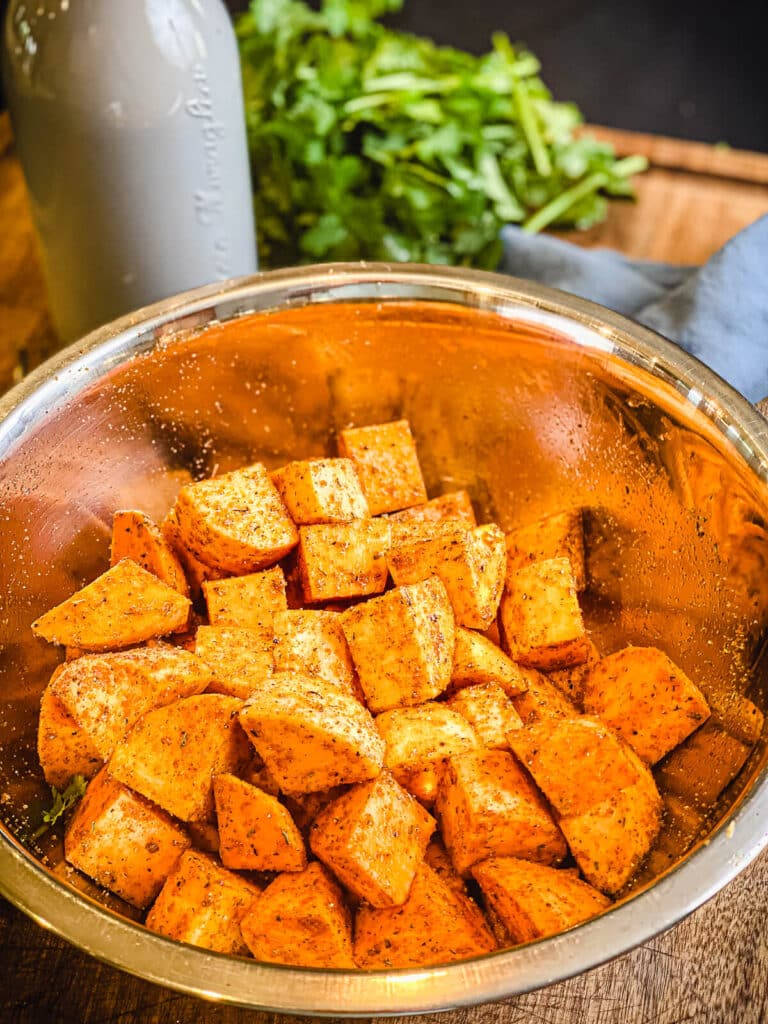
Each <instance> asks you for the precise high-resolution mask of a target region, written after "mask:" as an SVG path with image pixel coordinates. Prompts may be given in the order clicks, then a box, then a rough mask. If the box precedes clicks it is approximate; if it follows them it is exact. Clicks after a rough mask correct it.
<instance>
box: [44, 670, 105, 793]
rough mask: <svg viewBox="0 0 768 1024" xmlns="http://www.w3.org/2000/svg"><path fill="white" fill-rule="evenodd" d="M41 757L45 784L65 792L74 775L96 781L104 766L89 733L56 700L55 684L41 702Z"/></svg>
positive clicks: (58, 699)
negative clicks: (97, 774)
mask: <svg viewBox="0 0 768 1024" xmlns="http://www.w3.org/2000/svg"><path fill="white" fill-rule="evenodd" d="M53 681H55V680H52V682H53ZM37 755H38V757H39V758H40V767H41V768H42V769H43V775H44V776H45V781H46V782H47V783H49V785H51V786H56V788H57V789H64V788H65V787H66V786H67V784H68V783H69V780H70V779H71V778H72V776H73V775H82V776H83V778H84V779H92V778H93V776H94V775H95V774H96V772H97V771H98V770H99V768H100V767H101V765H102V763H103V759H102V758H101V757H100V756H99V752H98V750H96V748H95V747H94V745H93V743H92V742H91V740H90V739H89V738H88V735H87V733H86V732H85V731H84V730H83V729H81V728H80V726H79V725H78V724H77V722H76V721H75V720H74V718H73V717H72V716H71V715H70V713H69V712H68V711H67V709H66V707H65V706H64V704H63V703H62V701H61V699H60V698H59V697H57V696H56V694H55V693H54V691H53V689H52V686H51V683H49V684H48V686H46V688H45V690H44V691H43V695H42V697H41V698H40V717H39V718H38V723H37Z"/></svg>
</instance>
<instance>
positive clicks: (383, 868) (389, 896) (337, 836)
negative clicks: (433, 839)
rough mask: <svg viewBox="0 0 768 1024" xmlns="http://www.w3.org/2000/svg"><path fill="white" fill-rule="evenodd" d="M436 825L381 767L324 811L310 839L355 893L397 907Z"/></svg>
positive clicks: (380, 904) (375, 903) (373, 902)
mask: <svg viewBox="0 0 768 1024" xmlns="http://www.w3.org/2000/svg"><path fill="white" fill-rule="evenodd" d="M434 829H435V820H434V818H433V817H432V815H431V814H429V813H428V812H427V811H425V810H424V808H423V807H422V806H421V804H420V803H419V802H418V801H417V800H415V799H414V798H413V797H412V796H411V795H410V794H409V793H406V792H405V790H404V789H401V787H400V786H398V784H397V783H396V782H395V780H394V779H393V778H392V776H391V775H390V774H389V773H388V772H382V773H381V775H379V777H378V778H377V779H374V780H373V781H372V782H364V783H361V784H360V785H358V786H353V787H352V789H350V790H349V791H348V792H347V793H345V794H344V795H343V796H341V797H339V798H338V800H334V801H333V803H331V804H329V805H328V806H327V807H326V808H325V810H323V811H321V813H320V814H319V815H318V817H317V818H315V820H314V822H313V823H312V828H311V830H310V838H309V844H310V846H311V847H312V852H313V853H314V854H315V856H317V857H319V858H320V860H321V861H322V862H323V863H324V864H325V865H326V866H327V867H329V868H330V869H331V871H332V872H333V873H334V875H335V876H336V877H337V878H338V879H340V881H342V882H343V883H344V885H345V886H346V887H347V888H348V889H349V890H350V891H351V892H353V893H354V894H355V895H356V896H358V897H359V898H360V899H363V900H366V901H367V902H368V903H370V905H371V906H372V907H393V906H397V905H398V904H400V903H403V902H404V901H405V898H406V897H407V895H408V890H409V889H410V888H411V883H412V882H413V877H414V875H415V873H416V868H417V867H418V865H419V864H420V863H421V861H422V860H423V859H424V851H425V850H426V848H427V843H428V842H429V838H430V836H431V835H432V832H433V831H434Z"/></svg>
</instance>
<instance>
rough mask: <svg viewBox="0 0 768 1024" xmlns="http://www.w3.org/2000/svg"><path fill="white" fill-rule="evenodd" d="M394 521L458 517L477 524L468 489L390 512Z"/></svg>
mask: <svg viewBox="0 0 768 1024" xmlns="http://www.w3.org/2000/svg"><path fill="white" fill-rule="evenodd" d="M388 518H389V520H390V521H391V522H392V523H443V522H446V521H448V520H456V519H458V520H459V521H460V522H463V523H466V524H467V525H468V526H477V520H476V519H475V510H474V509H473V508H472V499H471V498H470V497H469V495H468V494H467V492H466V491H451V492H450V493H448V494H441V495H440V496H439V497H437V498H430V499H429V501H426V502H424V504H423V505H412V506H411V508H404V509H402V510H401V511H400V512H390V513H389V516H388Z"/></svg>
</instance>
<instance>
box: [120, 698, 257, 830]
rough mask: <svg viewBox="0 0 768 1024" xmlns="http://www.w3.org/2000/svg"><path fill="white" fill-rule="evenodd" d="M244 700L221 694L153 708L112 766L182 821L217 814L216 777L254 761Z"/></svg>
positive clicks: (187, 699)
mask: <svg viewBox="0 0 768 1024" xmlns="http://www.w3.org/2000/svg"><path fill="white" fill-rule="evenodd" d="M241 707H242V701H239V700H237V699H236V698H234V697H227V696H225V695H224V694H220V693H201V694H200V695H199V696H196V697H185V698H184V699H183V700H178V701H176V702H175V703H174V704H169V705H168V706H167V707H164V708H155V709H154V710H153V711H148V712H147V713H146V714H145V715H144V716H143V717H142V718H140V719H139V720H138V722H136V724H135V725H134V727H133V728H132V729H131V731H130V732H129V733H128V736H127V737H126V738H125V740H123V741H122V742H121V743H118V745H117V746H116V747H115V750H114V753H113V754H112V757H111V758H110V761H109V765H108V767H109V771H110V773H111V774H112V775H114V777H115V778H116V779H118V780H119V781H120V782H123V783H125V785H126V786H130V787H131V788H132V789H135V790H136V792H137V793H141V795H142V796H145V797H147V799H148V800H153V801H154V802H155V803H156V804H158V805H159V806H160V807H162V808H163V809H164V810H166V811H168V812H169V813H170V814H173V815H175V816H176V817H177V818H181V819H182V821H210V820H211V819H212V818H213V776H214V775H219V774H223V773H224V772H231V773H232V774H237V773H238V770H239V769H240V768H241V767H242V766H244V765H246V764H247V763H248V758H249V755H250V748H249V745H248V741H247V740H246V738H245V736H244V734H243V731H242V729H241V728H240V726H239V725H238V722H237V717H236V716H237V712H238V711H239V710H240V708H241Z"/></svg>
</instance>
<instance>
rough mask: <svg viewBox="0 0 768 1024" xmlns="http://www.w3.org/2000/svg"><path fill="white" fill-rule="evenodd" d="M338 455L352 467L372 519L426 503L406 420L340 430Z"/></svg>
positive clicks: (421, 478) (413, 445)
mask: <svg viewBox="0 0 768 1024" xmlns="http://www.w3.org/2000/svg"><path fill="white" fill-rule="evenodd" d="M339 454H340V455H342V456H345V457H346V458H348V459H351V460H352V462H353V463H354V464H355V468H356V469H357V473H358V476H359V477H360V483H361V484H362V487H363V493H364V494H365V496H366V498H367V499H368V507H369V508H370V512H371V515H372V516H377V515H379V513H380V512H397V511H398V510H399V509H403V508H408V507H409V506H411V505H422V504H423V503H424V502H425V501H426V500H427V491H426V488H425V486H424V479H423V477H422V475H421V466H420V465H419V459H418V456H417V454H416V445H415V444H414V441H413V436H412V434H411V428H410V425H409V423H408V420H395V421H394V422H393V423H379V424H376V425H374V426H370V427H351V428H349V429H348V430H342V431H341V433H340V434H339Z"/></svg>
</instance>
